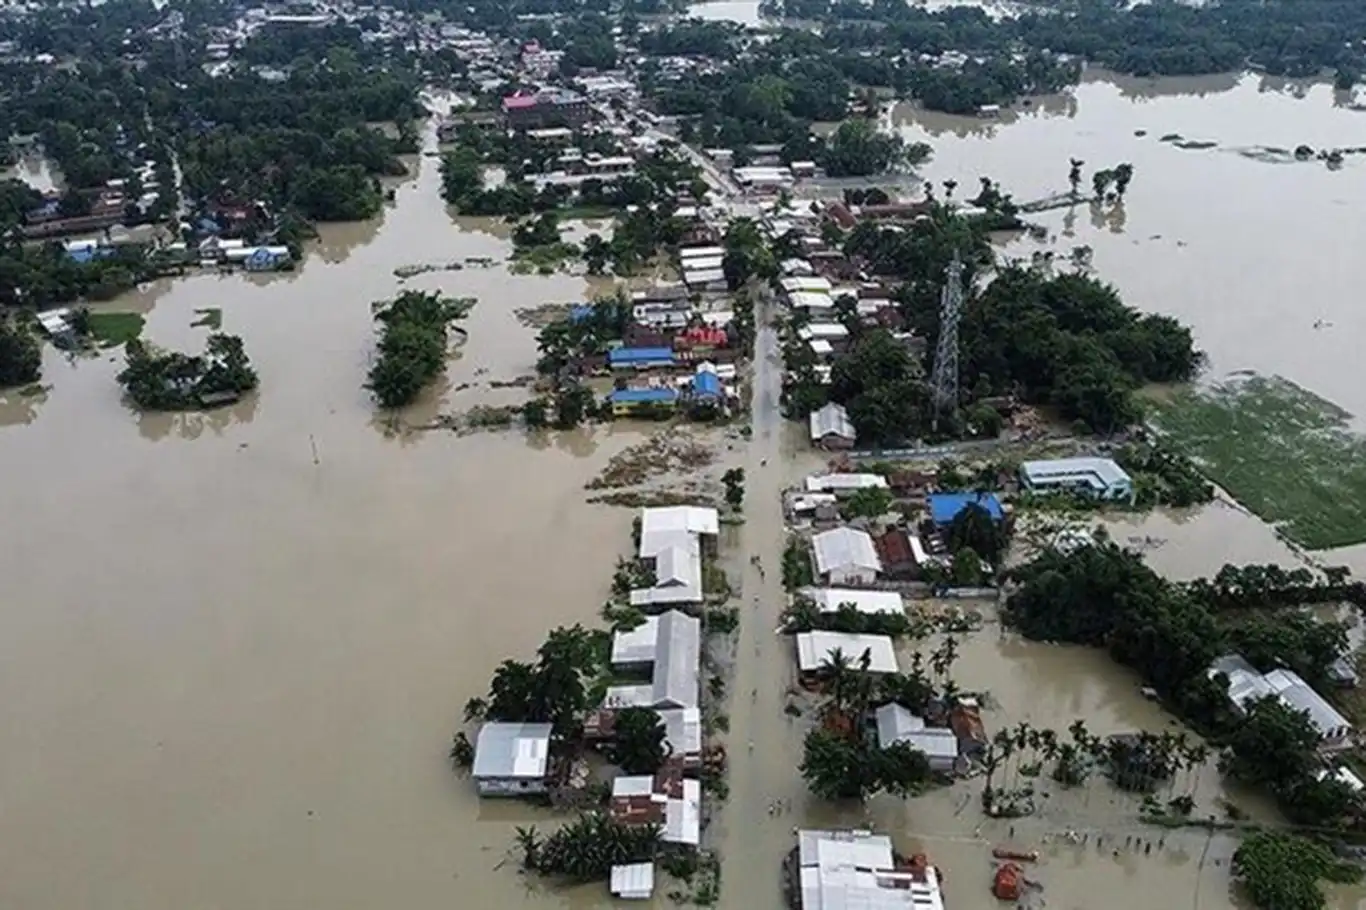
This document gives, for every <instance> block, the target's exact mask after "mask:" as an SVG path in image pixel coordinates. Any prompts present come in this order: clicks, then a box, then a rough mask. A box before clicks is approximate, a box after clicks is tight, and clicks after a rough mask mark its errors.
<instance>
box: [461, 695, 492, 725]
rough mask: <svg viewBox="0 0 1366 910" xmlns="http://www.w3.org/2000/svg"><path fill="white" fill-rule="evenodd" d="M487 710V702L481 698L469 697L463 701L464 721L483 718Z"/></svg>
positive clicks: (470, 721) (468, 721) (469, 721)
mask: <svg viewBox="0 0 1366 910" xmlns="http://www.w3.org/2000/svg"><path fill="white" fill-rule="evenodd" d="M488 710H489V705H488V702H486V701H484V700H483V699H482V698H471V699H470V700H469V701H467V702H465V723H467V724H468V723H472V722H474V721H478V720H483V719H484V716H485V715H486V714H488Z"/></svg>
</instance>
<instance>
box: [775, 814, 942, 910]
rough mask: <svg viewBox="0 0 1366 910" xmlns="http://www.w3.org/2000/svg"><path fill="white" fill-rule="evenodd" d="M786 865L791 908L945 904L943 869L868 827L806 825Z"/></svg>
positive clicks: (922, 909) (898, 909) (905, 909)
mask: <svg viewBox="0 0 1366 910" xmlns="http://www.w3.org/2000/svg"><path fill="white" fill-rule="evenodd" d="M795 833H796V835H797V847H796V849H795V850H794V851H793V853H792V855H791V856H790V857H789V860H788V863H787V865H786V867H785V871H786V875H787V881H788V889H789V892H790V899H789V906H791V907H792V910H838V908H855V907H857V908H867V910H944V896H943V893H942V891H941V890H940V884H939V873H938V872H937V870H936V869H935V868H934V867H933V866H931V865H929V864H928V863H927V862H925V859H924V857H923V856H917V857H913V858H912V859H911V860H910V861H906V860H904V859H901V858H900V857H898V855H897V853H896V851H895V850H893V849H892V839H891V838H890V837H886V836H884V835H880V834H873V833H871V832H869V831H816V830H801V831H796V832H795Z"/></svg>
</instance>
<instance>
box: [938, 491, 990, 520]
mask: <svg viewBox="0 0 1366 910" xmlns="http://www.w3.org/2000/svg"><path fill="white" fill-rule="evenodd" d="M926 499H927V501H928V503H929V506H930V518H932V519H933V520H934V523H935V524H937V525H946V524H952V523H953V520H954V519H955V518H957V517H958V513H959V512H962V511H963V510H964V509H966V508H967V507H968V506H980V507H981V508H983V509H986V512H987V514H988V515H990V516H991V518H992V520H993V521H1001V520H1002V519H1003V518H1005V512H1004V510H1002V508H1001V501H1000V500H999V499H997V498H996V494H995V493H982V492H978V493H931V494H930V495H929V496H928V497H926Z"/></svg>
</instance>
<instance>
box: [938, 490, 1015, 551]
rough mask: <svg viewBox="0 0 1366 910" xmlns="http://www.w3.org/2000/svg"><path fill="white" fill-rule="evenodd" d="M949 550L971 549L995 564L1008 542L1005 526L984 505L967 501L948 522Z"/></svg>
mask: <svg viewBox="0 0 1366 910" xmlns="http://www.w3.org/2000/svg"><path fill="white" fill-rule="evenodd" d="M947 537H948V545H949V551H950V552H952V553H958V552H959V551H961V550H965V549H966V550H972V551H973V553H974V554H975V555H977V556H980V557H981V558H982V559H985V560H986V561H987V562H989V563H991V564H993V565H995V563H996V561H997V560H998V559H1000V557H1001V553H1002V552H1003V551H1004V550H1005V547H1006V544H1007V543H1008V539H1007V535H1006V530H1005V526H1004V524H1003V523H1001V522H998V521H996V520H995V519H993V518H992V517H991V513H990V512H988V511H987V510H986V508H985V507H983V506H981V505H978V504H977V503H975V502H972V503H968V505H967V506H966V507H964V508H963V509H961V510H960V511H959V512H958V514H957V515H955V516H953V521H952V522H951V523H950V524H949V532H948V535H947Z"/></svg>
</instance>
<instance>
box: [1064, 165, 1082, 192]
mask: <svg viewBox="0 0 1366 910" xmlns="http://www.w3.org/2000/svg"><path fill="white" fill-rule="evenodd" d="M1085 163H1086V162H1085V161H1082V160H1081V159H1080V158H1073V159H1071V160H1070V161H1069V162H1068V164H1070V165H1071V168H1070V169H1069V170H1068V172H1067V182H1068V183H1069V184H1071V186H1072V195H1073V196H1075V195H1077V190H1078V189H1079V188H1080V187H1081V166H1082V165H1083V164H1085Z"/></svg>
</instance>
